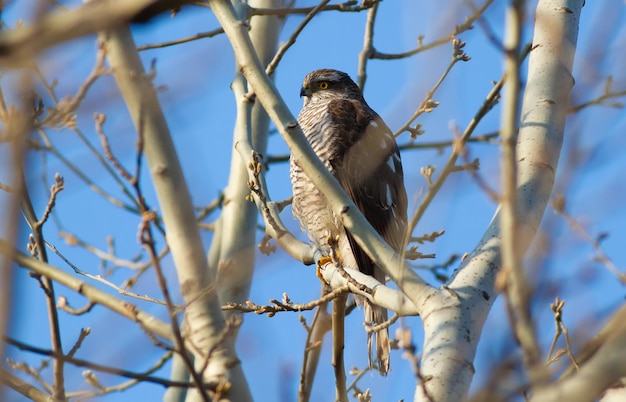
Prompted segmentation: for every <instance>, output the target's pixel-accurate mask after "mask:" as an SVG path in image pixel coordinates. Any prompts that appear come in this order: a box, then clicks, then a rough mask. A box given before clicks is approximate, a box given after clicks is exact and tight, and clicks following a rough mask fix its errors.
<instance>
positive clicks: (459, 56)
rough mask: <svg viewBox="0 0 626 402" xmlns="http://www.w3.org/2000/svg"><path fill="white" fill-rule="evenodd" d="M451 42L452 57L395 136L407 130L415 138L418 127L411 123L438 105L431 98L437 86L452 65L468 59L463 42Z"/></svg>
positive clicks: (448, 72)
mask: <svg viewBox="0 0 626 402" xmlns="http://www.w3.org/2000/svg"><path fill="white" fill-rule="evenodd" d="M451 43H452V58H451V59H450V63H448V66H447V67H446V70H445V71H444V72H443V73H442V74H441V76H440V77H439V79H438V80H437V82H436V83H435V85H433V87H432V88H431V89H430V90H429V91H428V92H427V93H426V95H425V96H424V100H423V101H422V103H420V105H419V107H418V108H417V110H416V111H415V113H413V115H412V116H411V117H409V119H408V120H407V122H406V123H404V125H402V127H400V128H399V129H398V130H396V132H395V133H394V136H396V137H397V136H399V135H400V134H402V133H403V132H405V131H409V132H410V133H411V137H412V138H415V137H416V136H417V135H418V131H419V127H416V128H411V124H413V122H414V121H415V120H416V119H417V118H418V117H419V116H421V115H422V114H424V113H430V112H432V111H433V109H434V108H436V107H437V106H439V102H435V101H434V100H433V96H434V95H435V93H436V92H437V90H438V89H439V87H441V84H443V81H444V80H445V79H446V77H447V76H448V74H450V71H452V67H454V65H455V64H456V63H458V62H460V61H469V60H470V58H469V56H468V55H467V54H466V53H465V52H464V51H463V50H462V49H463V47H465V42H461V41H460V40H459V39H458V38H452V39H451Z"/></svg>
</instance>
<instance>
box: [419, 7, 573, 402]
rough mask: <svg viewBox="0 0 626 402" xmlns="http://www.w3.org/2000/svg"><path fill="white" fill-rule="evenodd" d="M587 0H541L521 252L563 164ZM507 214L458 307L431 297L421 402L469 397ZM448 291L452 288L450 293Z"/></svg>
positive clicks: (527, 116) (521, 150)
mask: <svg viewBox="0 0 626 402" xmlns="http://www.w3.org/2000/svg"><path fill="white" fill-rule="evenodd" d="M582 5H583V1H582V0H540V1H539V5H538V7H537V13H536V25H535V32H534V37H533V45H534V49H533V51H532V52H531V55H530V61H529V71H528V78H527V85H526V88H525V92H524V99H523V104H522V110H521V124H520V127H521V128H520V131H519V137H518V144H517V183H518V187H517V193H516V201H517V209H516V216H517V221H518V223H519V225H518V227H517V231H518V239H517V244H516V246H517V250H518V252H519V253H520V255H523V253H524V252H525V251H526V250H527V248H528V246H529V245H530V242H531V241H532V239H533V238H534V236H535V234H536V232H537V229H538V227H539V224H540V222H541V219H542V217H543V214H544V211H545V208H546V205H547V203H548V200H549V197H550V193H551V191H552V186H553V184H554V174H555V171H556V168H557V164H558V160H559V154H560V150H561V145H562V142H563V132H564V126H565V116H566V114H567V107H568V104H569V103H568V102H569V93H570V91H571V88H572V85H573V79H572V74H571V71H572V64H573V58H574V51H575V47H576V40H577V34H578V22H579V21H578V18H579V16H580V11H581V8H582ZM501 255H502V228H501V223H500V211H498V212H497V213H496V215H495V216H494V219H493V220H492V222H491V224H490V225H489V227H488V229H487V231H486V233H485V234H484V235H483V238H482V239H481V241H480V243H479V244H478V246H477V247H476V249H475V250H474V251H473V252H472V254H471V255H470V257H469V258H468V259H467V260H466V261H465V262H464V264H463V265H462V266H461V269H460V270H459V271H458V272H457V274H456V276H455V277H454V278H453V279H452V280H451V281H450V283H449V285H448V289H449V292H450V294H451V295H454V296H451V297H454V298H457V299H458V305H457V306H455V307H453V308H452V307H448V308H441V307H440V306H437V305H433V304H432V303H430V302H429V306H428V307H427V308H426V310H427V311H426V312H425V314H423V315H422V317H423V319H424V333H425V337H426V339H425V343H424V354H423V357H422V375H423V376H424V377H427V378H429V380H428V381H427V382H426V383H425V386H424V387H421V386H419V385H418V387H417V388H416V392H415V399H414V400H415V401H416V402H417V401H431V400H434V401H459V400H462V399H463V398H465V397H466V396H467V392H468V390H469V386H470V383H471V380H472V377H473V374H474V367H473V361H474V356H475V353H476V346H477V344H478V340H479V338H480V334H481V330H482V327H483V325H484V322H485V319H486V317H487V314H488V312H489V309H490V308H491V305H492V304H493V302H494V300H495V299H496V296H497V290H496V287H495V279H496V274H497V272H498V270H499V268H500V266H501V264H502V259H501ZM444 292H446V291H445V290H444Z"/></svg>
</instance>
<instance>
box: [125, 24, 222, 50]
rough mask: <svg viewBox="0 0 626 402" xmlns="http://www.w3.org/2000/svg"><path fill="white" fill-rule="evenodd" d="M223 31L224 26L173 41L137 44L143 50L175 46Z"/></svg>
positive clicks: (138, 48) (210, 36)
mask: <svg viewBox="0 0 626 402" xmlns="http://www.w3.org/2000/svg"><path fill="white" fill-rule="evenodd" d="M223 33H224V29H223V28H216V29H214V30H212V31H208V32H198V33H197V34H195V35H192V36H187V37H185V38H180V39H175V40H171V41H167V42H161V43H151V44H148V45H142V46H137V51H139V52H141V51H143V50H150V49H161V48H164V47H169V46H175V45H180V44H182V43H188V42H192V41H195V40H198V39H204V38H212V37H214V36H217V35H219V34H223Z"/></svg>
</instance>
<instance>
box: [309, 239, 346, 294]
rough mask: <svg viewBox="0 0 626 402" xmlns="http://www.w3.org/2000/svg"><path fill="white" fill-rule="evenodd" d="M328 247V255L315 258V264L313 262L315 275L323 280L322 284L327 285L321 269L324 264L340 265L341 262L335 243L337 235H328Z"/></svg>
mask: <svg viewBox="0 0 626 402" xmlns="http://www.w3.org/2000/svg"><path fill="white" fill-rule="evenodd" d="M327 243H328V247H329V248H330V256H324V257H321V258H320V259H319V260H317V264H315V276H317V277H318V278H319V280H320V281H322V282H324V284H326V285H328V284H329V283H328V282H326V280H325V279H324V276H323V275H322V272H321V269H322V267H323V266H324V265H326V264H328V263H331V262H333V263H335V264H336V265H337V266H341V262H340V259H339V252H338V251H337V245H338V244H339V236H337V235H335V236H333V235H329V236H328V239H327Z"/></svg>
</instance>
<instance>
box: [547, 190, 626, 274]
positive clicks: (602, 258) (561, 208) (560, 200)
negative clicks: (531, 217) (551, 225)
mask: <svg viewBox="0 0 626 402" xmlns="http://www.w3.org/2000/svg"><path fill="white" fill-rule="evenodd" d="M550 204H551V205H552V208H554V212H556V213H557V214H559V215H561V216H562V217H563V218H565V220H566V221H567V223H568V224H569V225H570V226H571V227H572V229H574V230H575V231H576V232H577V233H578V234H579V235H580V236H581V237H582V238H583V239H584V240H585V241H586V242H588V243H589V244H590V245H591V247H593V250H594V251H595V252H596V255H595V256H594V260H595V261H597V262H600V263H601V264H602V265H604V266H605V267H606V269H607V270H608V271H609V272H610V273H612V274H613V275H615V277H616V278H617V279H618V280H619V281H620V282H621V283H622V285H626V272H622V270H620V269H619V267H618V266H617V265H616V264H615V263H614V262H613V260H612V259H611V257H610V256H609V255H607V254H606V252H605V251H604V247H602V243H601V242H602V241H603V240H604V239H606V238H607V237H608V234H607V233H601V234H599V235H598V236H596V237H593V236H592V235H591V234H590V233H589V232H588V231H587V230H585V228H584V227H583V226H582V225H581V224H580V223H578V221H576V219H574V217H573V216H571V215H570V214H569V213H568V212H567V211H566V209H565V205H566V203H565V197H564V196H563V194H556V195H555V196H554V198H553V199H552V201H551V202H550Z"/></svg>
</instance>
